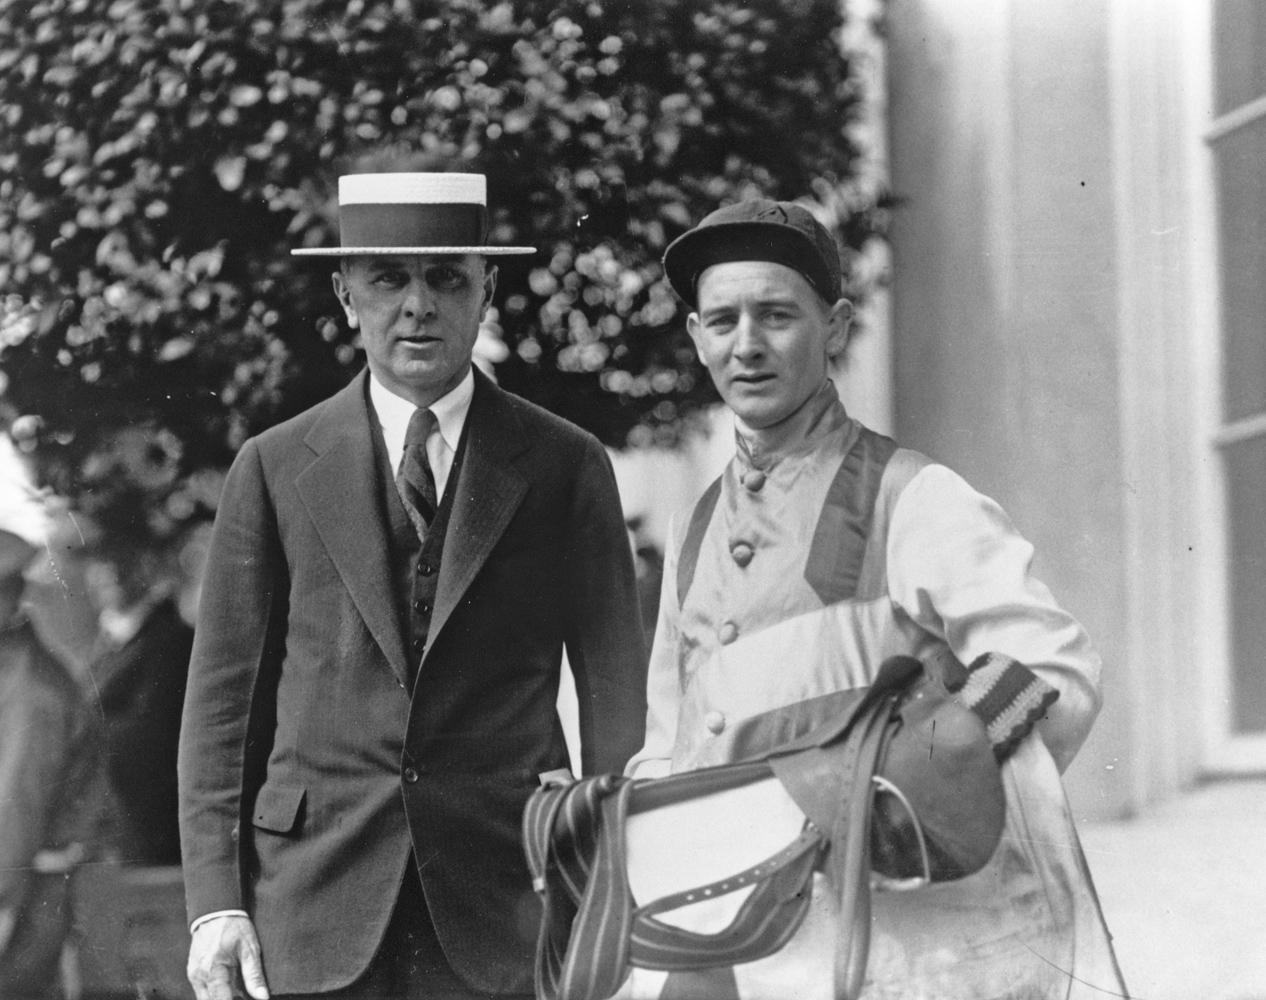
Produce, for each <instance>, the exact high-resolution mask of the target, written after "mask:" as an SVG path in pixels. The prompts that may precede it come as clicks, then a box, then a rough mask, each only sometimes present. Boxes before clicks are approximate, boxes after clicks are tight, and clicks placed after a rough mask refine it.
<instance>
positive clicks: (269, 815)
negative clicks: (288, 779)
mask: <svg viewBox="0 0 1266 1000" xmlns="http://www.w3.org/2000/svg"><path fill="white" fill-rule="evenodd" d="M306 795H307V791H306V789H304V788H302V787H301V786H299V785H281V784H275V783H272V782H265V784H264V787H263V788H261V789H260V790H259V795H258V796H256V798H255V811H254V813H253V814H252V816H251V823H252V824H253V825H254V826H256V827H257V828H258V829H260V830H267V831H268V832H269V833H294V832H296V831H297V830H298V828H299V824H300V822H301V820H302V812H303V802H304V798H305V797H306Z"/></svg>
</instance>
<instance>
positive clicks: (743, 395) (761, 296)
mask: <svg viewBox="0 0 1266 1000" xmlns="http://www.w3.org/2000/svg"><path fill="white" fill-rule="evenodd" d="M698 301H699V309H698V312H694V313H691V314H690V317H689V318H688V319H687V320H686V327H687V329H688V330H689V331H690V337H691V339H692V340H694V342H695V350H697V351H698V352H699V360H700V361H702V362H703V363H704V365H705V366H706V367H707V369H708V372H709V373H710V374H711V375H712V381H713V382H715V383H716V387H717V391H718V392H720V393H721V398H722V399H723V400H725V402H726V405H728V406H729V407H730V409H731V410H733V411H734V413H735V414H736V415H737V416H738V417H739V419H740V420H742V421H743V423H745V424H746V425H747V426H748V427H751V428H755V429H760V428H764V427H772V426H773V425H774V424H777V423H779V422H781V421H783V420H785V419H786V418H787V417H789V416H791V414H793V413H795V412H796V410H798V409H799V408H800V407H801V405H803V403H804V402H805V400H807V399H808V398H809V397H810V396H812V395H813V394H814V393H815V392H816V391H817V390H818V389H819V388H820V387H821V385H822V383H823V381H824V380H825V379H826V376H827V362H828V358H830V357H833V356H835V355H836V354H839V353H840V351H842V350H843V349H844V345H845V343H846V341H847V338H848V323H849V318H850V316H851V315H852V307H851V306H850V305H849V303H848V301H847V300H845V299H840V300H839V301H838V302H836V303H835V304H834V305H828V304H827V303H826V302H825V301H824V300H823V299H822V297H821V296H820V295H818V293H817V292H816V291H814V289H813V286H812V285H810V284H809V282H808V281H806V280H805V278H804V276H803V275H801V274H800V273H799V272H798V271H794V270H792V269H791V268H789V267H786V266H785V265H783V264H773V263H770V262H768V261H754V260H744V261H734V262H732V263H727V264H714V265H713V266H712V267H710V268H708V269H707V270H706V271H704V272H703V274H702V275H700V277H699V287H698Z"/></svg>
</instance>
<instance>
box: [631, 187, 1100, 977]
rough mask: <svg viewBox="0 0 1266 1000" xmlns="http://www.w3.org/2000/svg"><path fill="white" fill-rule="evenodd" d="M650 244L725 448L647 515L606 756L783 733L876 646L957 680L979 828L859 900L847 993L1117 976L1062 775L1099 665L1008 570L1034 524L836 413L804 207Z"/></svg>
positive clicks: (828, 314)
mask: <svg viewBox="0 0 1266 1000" xmlns="http://www.w3.org/2000/svg"><path fill="white" fill-rule="evenodd" d="M664 266H665V270H666V272H667V275H668V279H669V281H670V283H671V284H672V287H673V289H674V291H675V292H676V293H677V294H678V295H679V296H680V297H681V298H682V299H683V300H684V301H685V302H686V303H687V305H688V306H689V308H690V309H691V312H690V315H689V318H688V319H687V326H688V329H689V332H690V336H691V338H692V339H693V341H694V344H695V348H696V350H697V352H698V355H699V358H700V360H701V361H702V362H703V364H704V366H705V367H706V368H707V369H708V371H709V373H710V374H711V376H712V379H713V381H714V382H715V383H716V387H717V390H718V391H719V392H720V394H721V398H722V399H723V400H724V401H725V403H726V404H727V405H728V406H729V407H730V409H731V410H732V411H733V413H734V417H735V444H736V451H735V455H734V458H733V459H732V460H731V461H730V463H729V464H728V466H727V467H726V469H725V471H724V473H723V474H722V475H721V477H720V478H719V479H718V480H717V481H716V482H715V483H713V484H712V486H711V487H710V488H709V489H708V490H707V491H706V492H705V493H704V495H703V497H702V498H701V499H700V500H699V502H698V503H697V504H696V505H695V507H694V508H693V510H691V511H685V512H683V513H682V514H679V515H677V517H676V518H675V519H674V522H673V526H672V528H671V530H670V537H669V544H668V551H667V553H666V559H665V566H664V577H663V589H662V596H661V600H660V617H659V621H658V625H657V629H656V633H655V640H654V646H653V649H652V653H651V663H650V671H649V677H648V712H647V735H646V743H645V745H644V747H643V748H642V749H641V750H640V751H639V753H638V754H636V755H635V756H634V758H633V759H632V760H631V761H630V763H629V766H628V773H629V774H631V775H634V776H637V777H659V776H662V775H665V774H668V773H672V772H674V771H683V770H690V769H693V768H698V767H704V766H708V765H714V764H723V763H728V762H731V761H733V760H735V759H738V758H739V757H743V756H748V755H752V754H756V753H759V752H761V751H762V750H767V749H769V746H770V745H774V744H776V743H779V742H783V741H785V740H788V739H792V738H794V737H795V736H797V735H799V734H800V733H801V732H803V731H806V730H807V729H808V728H811V727H812V726H813V725H814V724H815V723H817V722H821V721H823V718H824V715H823V713H830V712H831V711H833V710H834V709H833V706H834V704H835V701H834V700H833V699H832V698H831V697H830V696H831V695H832V694H833V693H835V692H840V691H846V690H848V689H851V688H856V687H864V686H866V685H868V684H870V683H871V681H872V680H873V679H874V677H875V674H876V672H877V671H878V668H879V666H880V664H881V663H882V662H883V661H884V660H885V659H886V658H888V657H890V656H893V655H897V654H908V655H911V656H915V657H917V658H919V659H921V660H923V661H924V663H930V664H934V665H937V664H939V665H941V669H942V671H943V673H944V674H945V675H946V676H947V679H948V677H949V675H950V674H951V673H953V674H954V675H956V680H958V681H961V680H962V679H963V677H964V676H968V677H970V678H971V679H970V680H968V682H967V683H968V685H969V686H968V687H967V688H964V689H963V690H964V695H963V697H965V698H966V697H967V693H968V692H970V693H971V694H972V698H973V700H971V701H970V702H969V703H970V704H972V706H973V707H974V708H976V710H977V711H978V713H982V714H988V715H989V716H990V718H991V719H992V720H993V721H991V722H990V723H989V736H990V738H991V740H992V741H993V742H994V745H995V754H996V756H998V757H999V758H1000V759H1001V758H1003V757H1005V758H1006V759H1005V763H1004V764H1003V778H1004V783H1005V788H1006V794H1007V813H1008V815H1007V824H1008V827H1007V830H1006V832H1005V833H1004V836H1003V840H1002V846H1001V847H1000V848H999V849H998V851H997V852H996V854H995V855H994V857H993V859H992V860H991V861H990V863H989V865H987V866H986V868H985V869H984V870H982V871H981V872H979V873H977V874H976V875H973V876H971V877H970V878H967V879H964V880H962V881H961V882H949V883H944V884H939V885H934V886H932V887H929V888H925V889H922V890H920V891H918V892H910V893H897V892H890V893H879V894H878V895H877V896H876V898H875V904H874V924H873V932H872V945H871V954H870V963H869V973H868V980H867V983H868V986H867V989H865V990H863V994H862V995H863V996H870V995H875V996H898V995H900V996H915V995H918V996H924V995H927V996H936V997H938V998H940V1000H951V998H962V1000H967V998H975V997H982V996H999V997H1001V996H1008V997H1011V996H1021V995H1023V996H1025V997H1056V996H1058V997H1066V996H1072V995H1079V994H1078V993H1077V991H1078V990H1082V989H1091V990H1092V992H1093V990H1094V989H1095V988H1097V989H1103V990H1108V991H1110V992H1115V993H1116V994H1117V995H1124V988H1123V986H1122V985H1121V981H1120V974H1119V972H1118V970H1117V967H1116V962H1115V958H1114V956H1113V954H1112V949H1111V944H1110V938H1109V935H1108V934H1107V932H1106V928H1105V927H1104V924H1103V920H1102V916H1101V915H1100V913H1099V910H1098V904H1097V902H1096V900H1095V897H1094V891H1093V888H1092V886H1091V884H1090V881H1089V874H1088V872H1087V870H1086V868H1085V863H1084V859H1083V858H1082V855H1081V851H1080V848H1079V847H1078V846H1077V837H1076V832H1075V830H1074V828H1073V826H1072V821H1071V817H1070V814H1069V812H1068V808H1067V804H1066V802H1065V799H1064V795H1063V790H1062V786H1061V784H1060V779H1059V772H1060V771H1062V770H1063V769H1065V768H1066V767H1067V766H1068V764H1069V762H1070V761H1071V760H1072V759H1073V756H1074V755H1075V754H1076V753H1077V750H1078V748H1079V747H1080V746H1081V744H1082V742H1083V741H1084V740H1085V738H1086V735H1087V732H1088V731H1089V729H1090V726H1091V723H1092V722H1093V721H1094V718H1095V716H1096V714H1097V713H1098V710H1099V704H1100V696H1099V673H1100V661H1099V657H1098V655H1097V653H1096V652H1095V651H1094V649H1093V648H1092V646H1091V644H1090V641H1089V639H1088V638H1087V636H1086V634H1085V632H1084V631H1083V630H1082V628H1081V626H1080V625H1079V624H1078V623H1077V622H1076V621H1075V620H1074V619H1073V618H1072V616H1070V615H1069V614H1068V613H1067V612H1066V611H1064V610H1063V609H1061V608H1060V607H1059V605H1058V604H1057V603H1056V602H1055V600H1054V598H1053V597H1052V595H1051V593H1050V591H1049V590H1048V589H1047V588H1046V587H1045V586H1044V585H1043V584H1041V583H1040V582H1039V581H1037V580H1036V579H1034V578H1033V577H1032V576H1031V575H1030V574H1029V563H1030V560H1031V558H1032V555H1033V549H1032V546H1030V545H1029V543H1028V542H1026V541H1025V540H1024V539H1023V538H1022V537H1021V536H1020V535H1019V534H1018V533H1017V532H1016V530H1015V528H1014V527H1013V526H1012V524H1011V522H1010V521H1009V520H1008V519H1007V517H1006V515H1005V514H1004V513H1003V511H1002V510H1001V509H1000V508H999V507H998V505H997V504H996V503H994V502H993V501H992V500H990V499H989V498H987V497H985V496H982V495H981V494H979V493H977V492H976V491H975V490H973V489H972V488H971V487H970V486H969V485H968V484H967V483H966V482H964V481H963V480H962V479H961V478H960V477H959V476H958V475H956V474H955V473H954V472H952V471H950V470H949V469H948V468H946V467H945V466H943V465H939V464H937V463H935V462H932V461H931V460H929V459H928V458H926V457H924V456H923V455H920V454H918V453H916V452H913V451H910V450H907V449H903V448H900V447H898V446H897V444H896V443H895V442H893V441H892V440H890V439H888V438H886V437H883V436H881V435H879V434H877V433H875V432H873V431H871V430H869V429H868V428H866V427H863V426H862V425H861V424H859V423H858V422H857V421H855V420H853V419H852V418H851V417H849V415H848V414H847V412H846V411H845V408H844V406H843V404H842V403H841V401H840V399H839V397H838V394H837V392H836V389H835V387H834V385H833V383H832V382H831V380H830V378H829V377H828V373H829V368H830V365H831V361H832V359H833V358H836V357H838V356H839V355H840V354H841V353H842V352H843V350H844V348H845V346H846V344H847V339H848V331H849V322H850V318H851V312H852V309H851V306H850V304H849V302H848V301H847V300H846V299H845V298H843V295H842V276H841V268H840V259H839V253H838V250H837V248H836V245H835V243H834V241H833V240H832V238H831V236H830V235H829V233H828V232H827V231H826V229H825V228H824V227H823V226H822V225H821V224H820V223H818V222H817V220H816V219H815V218H814V217H813V215H812V214H811V213H810V212H809V211H808V210H807V209H806V208H804V207H803V206H800V205H797V204H794V203H788V202H775V201H770V200H765V199H752V200H747V201H743V202H740V203H738V204H733V205H728V206H726V207H723V208H720V209H718V210H717V211H715V212H713V213H712V214H710V215H708V216H707V217H706V218H704V219H703V221H702V222H700V223H699V224H698V225H697V226H696V227H695V228H694V229H692V230H690V231H688V232H687V233H685V234H683V235H682V236H681V237H679V238H678V239H677V240H676V241H674V242H673V243H672V244H671V245H670V246H669V248H668V250H667V252H666V254H665V257H664ZM955 661H957V662H955ZM964 665H969V666H970V667H971V668H972V669H971V670H970V673H968V672H967V671H966V670H965V669H964ZM1030 730H1031V731H1030ZM1007 754H1009V756H1006V755H1007ZM1079 981H1080V982H1079ZM1083 984H1090V986H1089V987H1087V986H1085V985H1083ZM871 990H873V993H872V992H871ZM727 995H728V994H727ZM734 995H739V994H738V993H736V994H734ZM1094 995H1101V994H1098V993H1095V994H1094Z"/></svg>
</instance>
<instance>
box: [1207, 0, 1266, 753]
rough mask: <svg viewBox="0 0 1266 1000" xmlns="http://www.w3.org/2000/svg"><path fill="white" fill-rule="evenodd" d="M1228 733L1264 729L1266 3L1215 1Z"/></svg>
mask: <svg viewBox="0 0 1266 1000" xmlns="http://www.w3.org/2000/svg"><path fill="white" fill-rule="evenodd" d="M1213 92H1214V112H1215V119H1214V122H1213V125H1212V127H1211V128H1210V129H1209V131H1208V133H1207V134H1206V139H1207V141H1208V143H1209V148H1210V150H1211V152H1212V154H1213V163H1214V172H1215V173H1214V180H1215V184H1216V190H1217V204H1218V209H1217V211H1218V219H1217V225H1218V239H1219V244H1220V245H1219V258H1220V262H1221V268H1220V269H1221V282H1222V287H1221V303H1222V313H1221V338H1222V343H1221V354H1222V359H1223V362H1222V372H1221V380H1222V385H1221V399H1222V406H1221V414H1220V426H1219V429H1218V431H1217V434H1216V435H1215V439H1214V440H1215V446H1216V447H1217V448H1218V450H1219V452H1220V455H1221V459H1222V463H1223V472H1224V482H1225V488H1226V513H1227V526H1226V530H1227V549H1226V550H1227V555H1228V573H1229V577H1228V598H1229V600H1228V608H1227V611H1228V616H1229V626H1230V636H1229V640H1230V641H1229V653H1230V657H1231V662H1230V665H1229V666H1230V690H1229V692H1228V693H1229V695H1230V703H1231V715H1230V720H1229V721H1230V724H1231V735H1233V736H1249V735H1262V734H1266V4H1264V3H1261V2H1260V0H1216V2H1215V3H1214V4H1213Z"/></svg>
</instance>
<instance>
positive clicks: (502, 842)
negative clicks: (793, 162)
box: [180, 172, 646, 1000]
mask: <svg viewBox="0 0 1266 1000" xmlns="http://www.w3.org/2000/svg"><path fill="white" fill-rule="evenodd" d="M485 198H486V195H485V179H484V177H483V176H482V175H479V174H449V173H419V172H410V173H403V172H396V173H365V174H356V175H351V176H344V177H341V178H340V179H339V228H340V242H341V246H340V247H336V248H320V249H317V248H313V249H310V250H305V251H295V252H296V253H307V254H311V255H314V256H322V255H324V256H327V257H329V258H331V259H333V260H337V261H338V263H339V268H338V270H336V271H335V272H334V273H333V275H332V277H333V284H334V290H335V294H336V295H337V297H338V300H339V302H340V304H341V305H342V308H343V310H344V312H345V314H346V316H347V319H348V322H349V324H350V325H351V326H352V327H353V328H354V329H356V330H357V332H358V334H359V336H360V337H361V340H362V343H363V346H364V348H365V352H366V356H367V370H366V371H364V372H362V373H361V375H359V376H358V377H357V378H355V379H354V380H353V381H352V382H351V383H350V384H349V385H348V386H347V387H346V388H345V389H343V390H341V391H339V392H338V393H336V394H335V395H334V396H332V397H331V398H330V399H328V400H326V401H325V402H323V403H320V404H318V405H317V406H315V407H313V408H312V409H310V410H308V411H306V412H304V413H301V414H300V415H299V416H297V417H295V418H293V419H291V420H289V421H287V422H285V423H282V424H280V425H278V426H276V427H274V428H272V429H270V430H268V431H266V432H265V433H263V434H261V435H259V436H258V437H256V438H252V439H250V440H248V441H247V442H246V444H245V445H244V446H243V447H242V449H241V451H240V452H239V454H238V457H237V460H236V461H235V462H234V465H233V468H232V470H231V471H230V473H229V476H228V480H227V482H226V483H225V487H224V492H223V497H222V499H221V502H220V506H219V510H218V513H217V515H216V521H215V528H214V531H213V534H212V538H211V543H210V547H209V551H208V554H207V561H206V571H205V575H204V577H203V581H202V596H201V602H200V605H199V610H198V622H197V629H196V635H195V639H194V650H193V659H192V663H191V666H190V673H189V687H188V695H187V698H186V704H185V714H184V724H183V727H182V732H181V744H180V801H181V817H180V823H181V846H182V860H183V866H184V875H185V886H186V896H187V900H188V907H189V918H190V921H191V926H192V933H193V941H192V945H191V949H190V955H189V966H188V969H189V978H190V981H191V982H192V983H193V985H194V990H195V993H196V995H197V997H198V1000H228V998H229V997H230V995H231V993H232V989H233V980H234V979H236V977H237V975H238V973H239V969H240V971H241V975H242V979H243V980H244V982H245V986H246V990H247V992H248V993H249V994H250V996H252V997H254V998H257V1000H263V998H265V997H267V996H269V992H270V990H272V991H275V992H276V993H279V994H289V995H300V996H315V995H320V996H330V997H339V998H351V997H356V998H362V1000H369V998H373V1000H379V998H385V997H393V998H394V997H400V998H404V997H428V998H430V997H433V998H476V997H488V996H493V995H507V994H512V995H516V996H530V995H531V994H532V989H533V986H532V956H533V945H534V942H535V937H536V930H537V925H538V923H539V919H540V905H539V903H538V901H537V899H536V895H535V893H534V891H533V889H532V884H531V876H530V874H529V872H528V868H527V863H526V860H525V857H524V854H523V850H522V846H521V844H520V837H519V831H520V820H521V816H522V812H523V807H524V805H525V804H526V802H527V799H528V797H529V796H530V794H531V793H532V791H533V790H534V789H535V788H537V787H539V786H540V784H541V783H542V782H543V781H549V780H553V779H554V778H555V777H556V776H558V775H560V774H565V773H567V768H568V759H569V758H568V748H567V745H566V742H565V740H564V736H563V731H562V727H561V724H560V721H559V718H558V713H557V710H556V704H557V697H558V687H559V680H560V667H561V658H562V654H563V650H564V647H565V648H566V651H567V656H568V661H569V663H570V665H571V669H572V672H573V674H574V676H575V677H576V682H577V688H578V691H579V693H580V698H579V702H580V732H581V754H582V760H583V762H584V766H585V769H586V770H587V771H590V772H594V771H610V770H618V769H619V768H621V767H623V765H624V763H625V762H626V761H627V759H628V757H629V755H630V754H631V753H632V751H633V750H634V749H636V747H637V745H638V743H639V742H640V740H641V737H642V725H643V722H644V719H645V704H646V703H645V676H646V674H645V650H644V645H643V641H642V632H641V624H640V621H639V617H638V600H637V591H636V584H635V581H634V574H633V565H632V553H631V552H630V549H629V545H628V537H627V534H626V531H625V528H624V522H623V515H622V512H621V507H620V500H619V496H618V494H617V492H616V485H615V479H614V475H613V473H612V469H611V463H610V461H609V460H608V458H607V455H606V453H605V451H604V450H603V449H602V447H601V445H600V444H599V443H598V441H597V440H596V439H595V438H593V437H592V436H591V435H589V434H586V433H584V432H583V431H581V430H579V429H578V428H576V427H574V426H572V425H571V424H568V423H567V422H565V421H563V420H561V419H559V418H558V417H555V416H553V415H552V414H549V413H547V412H546V411H544V410H542V409H540V408H539V407H536V406H534V405H532V404H530V403H527V402H526V401H524V400H522V399H519V398H517V397H515V396H513V395H511V394H509V393H506V392H504V391H502V390H501V389H499V388H497V386H496V385H495V384H493V383H492V382H491V381H490V380H489V379H488V378H487V377H486V376H484V375H483V374H482V373H480V372H478V371H475V370H473V369H472V364H471V358H472V351H473V348H474V345H475V343H476V340H477V337H478V333H479V327H480V324H481V322H482V321H483V319H484V318H485V316H486V314H487V311H488V309H489V306H490V305H491V302H492V296H493V291H494V289H495V287H496V279H497V268H496V266H495V263H494V262H495V260H496V259H497V257H498V255H500V254H507V253H509V254H515V253H531V252H533V251H532V249H531V248H525V247H504V246H494V245H489V244H488V242H487V236H488V212H487V208H486V206H485ZM340 258H341V259H340Z"/></svg>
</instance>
